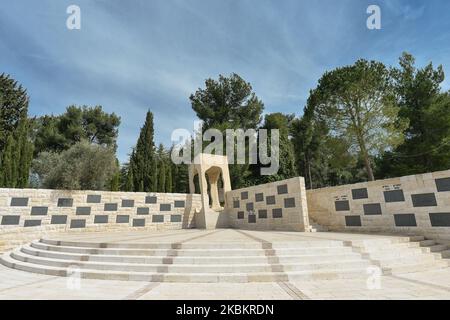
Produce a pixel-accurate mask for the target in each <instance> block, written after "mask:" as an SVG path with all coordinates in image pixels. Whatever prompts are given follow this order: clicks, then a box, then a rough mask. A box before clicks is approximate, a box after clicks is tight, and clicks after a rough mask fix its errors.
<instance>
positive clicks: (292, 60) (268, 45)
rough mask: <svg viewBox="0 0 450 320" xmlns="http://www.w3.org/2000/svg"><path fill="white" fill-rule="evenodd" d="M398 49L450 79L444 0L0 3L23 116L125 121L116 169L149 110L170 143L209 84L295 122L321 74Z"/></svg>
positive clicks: (8, 68)
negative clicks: (80, 110) (372, 14)
mask: <svg viewBox="0 0 450 320" xmlns="http://www.w3.org/2000/svg"><path fill="white" fill-rule="evenodd" d="M71 4H76V5H78V6H79V7H80V8H81V30H68V29H67V28H66V19H67V16H68V15H67V14H66V8H67V7H68V6H69V5H71ZM370 4H377V5H379V6H380V7H381V12H382V29H381V30H368V29H367V28H366V19H367V17H368V15H367V14H366V9H367V7H368V5H370ZM403 51H408V52H411V53H412V54H413V55H414V56H415V57H416V58H417V63H418V64H419V65H423V64H425V63H427V62H428V61H433V63H434V64H436V65H438V64H443V66H444V70H445V71H446V73H447V74H450V1H448V0H422V1H418V0H417V1H413V0H411V1H406V0H386V1H381V0H380V1H378V0H370V1H366V0H339V1H336V0H314V1H312V0H311V1H301V0H292V1H290V0H180V1H172V0H96V1H94V0H90V1H85V0H71V1H65V0H40V1H34V0H27V1H24V0H15V1H1V2H0V73H1V72H6V73H9V74H11V76H13V77H14V78H15V79H17V80H19V82H20V83H22V85H23V86H24V87H26V88H27V90H28V92H29V95H30V98H31V101H30V114H31V115H42V114H50V113H53V114H60V113H62V112H64V110H65V108H66V107H67V106H68V105H71V104H77V105H102V106H103V108H104V109H105V110H106V111H108V112H115V113H116V114H118V115H119V116H120V117H121V119H122V124H121V126H120V132H119V141H118V143H119V150H118V155H119V159H120V160H121V161H122V162H123V161H126V160H127V153H128V152H129V151H130V148H131V147H132V146H133V145H134V144H135V143H136V140H137V136H138V134H139V128H140V127H141V126H142V124H143V120H144V117H145V113H146V111H147V109H150V110H152V111H153V113H154V115H155V131H156V142H157V143H159V142H163V143H164V144H166V145H169V144H170V134H171V132H172V130H173V129H175V128H188V129H190V128H192V126H193V120H194V119H195V114H194V112H193V111H192V109H191V106H190V103H189V95H190V94H191V93H193V92H195V90H196V89H197V88H199V87H203V84H204V80H205V79H206V78H209V77H213V78H217V76H218V75H219V74H225V75H227V74H230V73H232V72H236V73H238V74H240V75H241V76H242V77H243V78H244V79H246V80H247V81H249V82H250V83H251V84H252V85H253V89H254V91H255V92H256V94H257V95H258V96H259V97H260V98H261V99H262V100H263V102H264V104H265V112H276V111H281V112H287V113H296V114H297V115H300V114H301V113H302V108H303V106H304V103H305V100H306V99H307V97H308V93H309V90H310V89H312V88H314V86H315V84H316V82H317V80H318V79H319V78H320V76H321V74H322V73H323V72H325V71H326V70H330V69H333V68H335V67H337V66H341V65H345V64H351V63H353V62H354V61H355V60H356V59H358V58H366V59H376V60H380V61H383V62H384V63H386V64H390V65H393V64H396V63H397V60H398V57H399V56H400V55H401V53H402V52H403ZM443 86H444V89H449V88H450V80H448V79H447V80H446V82H445V83H444V85H443Z"/></svg>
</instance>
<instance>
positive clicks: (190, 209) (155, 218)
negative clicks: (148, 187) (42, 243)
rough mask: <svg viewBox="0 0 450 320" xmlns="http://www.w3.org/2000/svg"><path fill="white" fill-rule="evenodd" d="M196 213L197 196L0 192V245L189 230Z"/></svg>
mask: <svg viewBox="0 0 450 320" xmlns="http://www.w3.org/2000/svg"><path fill="white" fill-rule="evenodd" d="M200 209H201V196H200V195H198V194H171V193H139V192H138V193H134V192H106V191H66V190H44V189H0V246H1V244H2V243H3V245H4V246H5V245H7V244H8V241H15V242H19V240H20V239H21V238H23V239H24V240H27V239H28V236H27V235H29V236H30V237H31V238H34V237H36V235H38V236H40V235H43V234H45V233H48V232H53V231H63V232H72V231H73V232H80V231H95V230H103V231H104V230H108V229H117V228H120V229H127V228H129V229H135V228H139V229H143V228H144V229H145V228H146V229H150V230H165V229H182V228H193V227H195V219H194V212H195V211H196V210H197V211H198V210H200ZM8 235H9V236H10V238H11V239H9V238H8Z"/></svg>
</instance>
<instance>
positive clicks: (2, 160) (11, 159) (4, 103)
mask: <svg viewBox="0 0 450 320" xmlns="http://www.w3.org/2000/svg"><path fill="white" fill-rule="evenodd" d="M27 112H28V96H27V94H26V90H25V89H23V88H22V86H20V85H18V84H17V81H15V80H13V79H11V78H10V77H9V76H7V75H5V74H1V75H0V187H6V188H25V187H27V186H28V179H29V173H30V172H29V171H30V165H31V160H32V155H33V144H32V143H31V141H30V137H29V133H30V130H29V129H30V121H29V120H28V119H27Z"/></svg>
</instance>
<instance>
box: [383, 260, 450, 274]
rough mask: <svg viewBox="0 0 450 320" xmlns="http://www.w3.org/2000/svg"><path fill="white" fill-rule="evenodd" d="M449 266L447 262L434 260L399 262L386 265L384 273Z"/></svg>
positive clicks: (419, 270) (408, 271)
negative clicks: (412, 262)
mask: <svg viewBox="0 0 450 320" xmlns="http://www.w3.org/2000/svg"><path fill="white" fill-rule="evenodd" d="M446 267H448V264H447V263H446V262H442V261H433V262H424V263H414V264H399V265H393V266H388V267H384V268H382V269H383V273H386V274H404V273H414V272H421V271H428V270H436V269H442V268H446Z"/></svg>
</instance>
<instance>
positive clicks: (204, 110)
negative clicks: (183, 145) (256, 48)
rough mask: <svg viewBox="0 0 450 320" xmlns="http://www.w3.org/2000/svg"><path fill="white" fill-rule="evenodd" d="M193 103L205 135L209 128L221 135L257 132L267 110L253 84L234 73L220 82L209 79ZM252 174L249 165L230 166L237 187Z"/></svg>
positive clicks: (233, 182) (220, 77)
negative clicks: (227, 130)
mask: <svg viewBox="0 0 450 320" xmlns="http://www.w3.org/2000/svg"><path fill="white" fill-rule="evenodd" d="M190 100H191V104H192V109H193V110H194V111H195V113H196V114H197V116H198V118H199V119H200V120H202V121H203V132H204V131H206V130H207V129H210V128H215V129H218V130H220V131H221V132H225V130H226V129H243V130H247V129H255V130H256V129H257V128H258V125H259V123H260V122H261V115H262V112H263V109H264V104H263V103H262V101H261V100H259V98H258V97H257V96H256V94H255V93H254V92H253V89H252V86H251V85H250V83H248V82H246V81H245V80H244V79H242V78H241V77H240V76H239V75H237V74H235V73H233V74H231V75H230V76H229V77H224V76H222V75H220V76H219V79H218V80H214V79H207V80H206V81H205V88H204V89H198V90H197V91H196V92H195V93H194V94H192V95H191V96H190ZM203 132H202V133H203ZM223 150H224V152H225V150H226V149H225V148H224V149H223ZM235 154H236V153H235ZM250 175H251V172H250V170H249V164H244V165H242V164H231V165H230V177H231V183H232V185H233V187H234V188H239V187H241V186H243V185H244V184H245V183H246V180H247V179H248V178H249V176H250Z"/></svg>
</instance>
